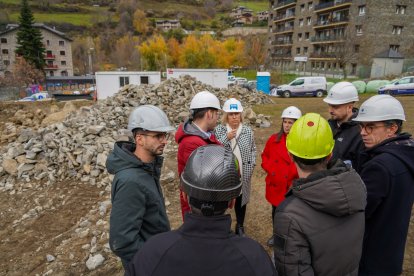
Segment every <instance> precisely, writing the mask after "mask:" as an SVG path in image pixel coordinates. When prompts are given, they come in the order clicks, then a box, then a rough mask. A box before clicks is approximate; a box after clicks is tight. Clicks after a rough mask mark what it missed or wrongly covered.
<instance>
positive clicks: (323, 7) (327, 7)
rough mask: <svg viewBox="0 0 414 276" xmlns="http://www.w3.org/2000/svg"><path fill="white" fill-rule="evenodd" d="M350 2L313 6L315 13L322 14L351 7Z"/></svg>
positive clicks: (337, 1)
mask: <svg viewBox="0 0 414 276" xmlns="http://www.w3.org/2000/svg"><path fill="white" fill-rule="evenodd" d="M351 5H352V0H335V1H330V2H325V3H321V4H319V5H316V6H315V12H324V11H328V10H331V9H336V8H342V7H346V6H351Z"/></svg>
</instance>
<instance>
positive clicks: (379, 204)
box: [360, 134, 414, 275]
mask: <svg viewBox="0 0 414 276" xmlns="http://www.w3.org/2000/svg"><path fill="white" fill-rule="evenodd" d="M361 157H362V158H363V159H364V160H362V162H361V163H362V166H361V168H360V171H361V172H360V174H361V178H362V179H363V180H364V182H365V185H366V187H367V192H368V199H367V209H366V230H365V237H364V247H363V251H362V259H361V264H360V274H361V275H399V274H401V272H402V264H403V259H404V248H405V243H406V239H407V232H408V226H409V222H410V217H411V210H412V206H413V202H414V139H412V138H411V135H410V134H401V135H399V136H398V137H395V138H391V139H389V140H386V141H384V142H382V143H381V144H379V145H377V146H375V147H373V148H371V149H369V150H367V151H366V152H364V154H363V155H361Z"/></svg>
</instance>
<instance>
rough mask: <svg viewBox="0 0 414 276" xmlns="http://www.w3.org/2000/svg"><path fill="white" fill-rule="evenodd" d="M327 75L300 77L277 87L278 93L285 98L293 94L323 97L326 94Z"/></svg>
mask: <svg viewBox="0 0 414 276" xmlns="http://www.w3.org/2000/svg"><path fill="white" fill-rule="evenodd" d="M326 89H327V85H326V78H325V77H300V78H297V79H295V80H294V81H292V82H291V83H289V84H284V85H280V86H278V87H277V94H278V95H279V96H282V97H284V98H289V97H293V96H314V97H322V96H323V95H326Z"/></svg>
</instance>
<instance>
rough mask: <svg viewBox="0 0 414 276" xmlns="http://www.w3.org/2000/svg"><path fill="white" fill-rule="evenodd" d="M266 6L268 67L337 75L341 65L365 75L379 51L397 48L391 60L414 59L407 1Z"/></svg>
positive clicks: (288, 1)
mask: <svg viewBox="0 0 414 276" xmlns="http://www.w3.org/2000/svg"><path fill="white" fill-rule="evenodd" d="M270 6H271V13H270V17H269V47H268V57H269V65H270V66H272V67H273V68H279V69H283V70H299V71H307V72H316V73H324V72H326V73H338V74H340V73H341V72H343V69H344V68H345V69H346V72H347V74H351V75H358V76H361V77H369V76H370V72H371V67H372V66H373V60H374V59H375V58H376V57H383V53H384V52H387V51H389V50H392V51H391V52H397V53H398V56H399V60H398V61H397V60H395V62H400V61H401V60H400V59H401V57H405V58H414V24H412V22H414V2H413V1H412V0H392V1H391V0H270ZM389 52H390V51H389ZM393 57H395V55H390V57H389V58H390V61H391V62H393V61H394V60H393ZM384 72H387V71H386V70H385V69H384Z"/></svg>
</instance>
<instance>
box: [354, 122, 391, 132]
mask: <svg viewBox="0 0 414 276" xmlns="http://www.w3.org/2000/svg"><path fill="white" fill-rule="evenodd" d="M380 127H385V125H384V124H381V125H376V124H373V123H367V124H364V123H359V129H360V130H361V131H362V130H365V132H366V133H367V134H371V133H372V132H373V131H374V129H376V128H380Z"/></svg>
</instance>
